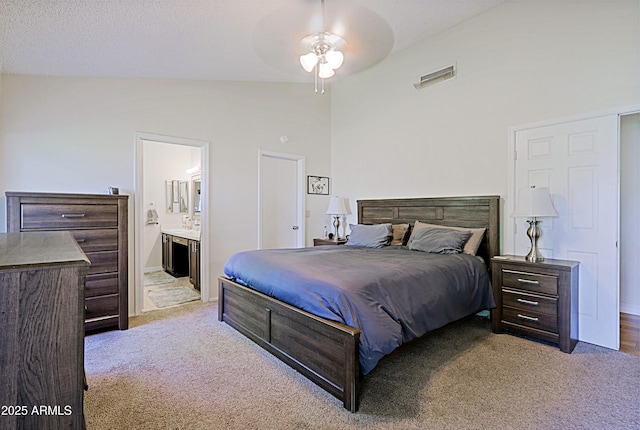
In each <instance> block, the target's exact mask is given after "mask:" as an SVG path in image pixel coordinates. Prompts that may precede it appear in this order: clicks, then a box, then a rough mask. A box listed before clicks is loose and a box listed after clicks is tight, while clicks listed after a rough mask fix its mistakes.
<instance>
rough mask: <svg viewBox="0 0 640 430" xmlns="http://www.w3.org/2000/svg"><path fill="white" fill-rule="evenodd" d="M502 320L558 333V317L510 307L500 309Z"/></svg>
mask: <svg viewBox="0 0 640 430" xmlns="http://www.w3.org/2000/svg"><path fill="white" fill-rule="evenodd" d="M502 320H503V321H506V322H510V323H514V324H519V325H523V326H526V327H532V328H537V329H539V330H545V331H548V332H551V333H558V316H557V315H556V314H554V315H546V314H543V313H540V312H536V311H524V310H522V309H515V308H510V307H507V306H505V307H503V308H502Z"/></svg>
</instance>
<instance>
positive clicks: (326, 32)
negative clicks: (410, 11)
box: [252, 0, 394, 94]
mask: <svg viewBox="0 0 640 430" xmlns="http://www.w3.org/2000/svg"><path fill="white" fill-rule="evenodd" d="M286 3H287V6H286V7H283V8H280V9H278V10H276V11H274V12H272V13H271V14H269V15H267V16H265V17H264V18H263V19H262V20H261V21H260V22H258V24H257V25H256V27H255V28H254V31H253V36H252V38H253V45H254V49H255V52H256V53H257V54H258V56H259V57H260V58H261V59H262V60H263V61H264V62H265V63H267V64H268V65H270V66H273V67H275V68H277V69H279V70H282V71H285V72H287V74H289V75H290V76H292V77H296V76H297V77H298V79H297V80H298V81H299V82H304V81H305V76H308V73H313V75H314V84H315V85H314V89H315V92H316V93H317V94H323V93H324V90H325V86H324V80H325V79H328V78H333V79H339V78H341V77H344V76H348V75H351V74H353V73H357V72H359V71H361V70H364V69H366V68H368V67H371V66H372V65H374V64H376V63H378V62H380V61H382V60H383V59H384V58H386V57H387V55H389V53H390V52H391V49H392V48H393V44H394V36H393V32H392V30H391V27H390V26H389V24H388V23H387V22H386V21H385V20H384V19H383V18H382V17H380V16H379V15H378V14H376V13H375V12H373V11H371V10H370V9H368V8H367V7H365V6H364V4H366V2H363V1H339V0H332V1H329V2H327V4H326V6H325V0H320V2H318V0H302V1H295V2H286ZM319 5H320V7H318V6H319ZM301 66H302V67H301Z"/></svg>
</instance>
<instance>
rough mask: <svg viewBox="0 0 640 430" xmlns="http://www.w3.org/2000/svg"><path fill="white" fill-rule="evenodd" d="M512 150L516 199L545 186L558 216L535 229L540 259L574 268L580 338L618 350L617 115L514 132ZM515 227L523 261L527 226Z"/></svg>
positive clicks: (519, 221) (518, 221)
mask: <svg viewBox="0 0 640 430" xmlns="http://www.w3.org/2000/svg"><path fill="white" fill-rule="evenodd" d="M515 151H516V154H515V155H516V157H515V158H516V161H515V175H514V177H515V185H514V190H515V191H516V193H517V192H518V191H519V190H520V189H522V188H525V187H528V186H532V185H535V186H538V187H548V188H549V190H550V192H551V196H552V199H553V203H554V206H555V208H556V210H557V212H558V215H559V216H558V217H556V218H543V219H542V223H541V224H540V226H541V228H542V232H543V235H542V237H541V238H540V241H539V245H540V249H541V252H542V254H543V256H544V257H546V258H558V259H565V260H575V261H579V262H580V274H579V282H580V288H579V339H580V340H581V341H584V342H589V343H593V344H596V345H601V346H605V347H607V348H612V349H616V350H617V349H619V346H620V330H619V323H620V315H619V287H618V285H619V253H618V246H617V243H618V220H619V201H618V195H619V187H618V116H617V115H608V116H602V117H598V118H592V119H585V120H580V121H572V122H564V123H557V124H554V125H548V126H542V127H535V128H525V129H520V130H517V131H516V133H515ZM515 198H516V196H515V195H514V196H511V198H510V199H509V200H510V202H515ZM512 204H513V203H512ZM511 211H513V206H512V207H511ZM510 214H511V212H509V213H508V215H510ZM514 222H515V223H516V225H515V229H516V230H515V231H516V233H515V235H514V236H515V238H514V242H515V244H514V246H515V248H514V249H515V253H516V254H520V255H525V254H526V253H527V252H528V250H529V248H530V242H529V238H528V237H527V234H526V229H527V227H528V224H527V223H526V222H525V220H524V219H521V218H518V219H516V220H514Z"/></svg>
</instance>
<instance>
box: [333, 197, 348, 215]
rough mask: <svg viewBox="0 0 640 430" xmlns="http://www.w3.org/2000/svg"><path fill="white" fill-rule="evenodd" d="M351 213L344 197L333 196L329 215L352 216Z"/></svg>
mask: <svg viewBox="0 0 640 430" xmlns="http://www.w3.org/2000/svg"><path fill="white" fill-rule="evenodd" d="M350 214H351V211H350V210H349V207H348V206H347V202H346V199H345V198H344V197H338V196H331V199H330V200H329V207H328V208H327V215H350Z"/></svg>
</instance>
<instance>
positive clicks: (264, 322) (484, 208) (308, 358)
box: [218, 196, 500, 412]
mask: <svg viewBox="0 0 640 430" xmlns="http://www.w3.org/2000/svg"><path fill="white" fill-rule="evenodd" d="M499 205H500V197H499V196H483V197H438V198H413V199H385V200H358V223H359V224H378V223H389V222H390V223H393V224H399V223H410V224H413V222H414V221H416V220H419V221H422V222H427V223H430V224H439V225H446V226H457V227H468V228H478V227H484V228H486V229H487V231H486V233H485V236H484V239H483V241H482V243H481V245H480V249H479V250H478V255H479V256H481V257H482V258H483V259H484V260H485V262H486V263H487V267H489V268H490V267H491V265H490V261H491V257H493V256H494V255H498V254H499V249H500V218H499ZM218 319H219V320H220V321H224V322H226V323H227V324H229V325H230V326H231V327H233V328H235V329H236V330H238V331H239V332H240V333H242V334H244V335H245V336H247V337H248V338H249V339H251V340H253V341H254V342H256V343H257V344H258V345H260V346H261V347H263V348H264V349H266V350H267V351H269V352H270V353H272V354H273V355H275V356H276V357H278V358H280V359H281V360H282V361H284V362H285V363H287V364H288V365H289V366H291V367H293V368H294V369H296V370H297V371H298V372H300V373H302V374H303V375H304V376H306V377H307V378H308V379H310V380H311V381H313V382H314V383H316V384H317V385H319V386H320V387H322V388H324V389H325V390H326V391H328V392H329V393H331V394H333V395H334V396H335V397H337V398H338V399H340V400H342V402H343V404H344V407H345V408H346V409H348V410H349V411H351V412H356V411H357V410H358V406H359V381H360V364H359V351H358V345H359V343H358V342H359V338H360V330H359V329H356V328H353V327H350V326H347V325H344V324H340V323H336V322H333V321H329V320H326V319H324V318H320V317H317V316H315V315H312V314H310V313H308V312H305V311H303V310H300V309H298V308H296V307H293V306H290V305H288V304H286V303H283V302H281V301H279V300H276V299H274V298H272V297H269V296H267V295H264V294H262V293H259V292H257V291H254V290H252V289H249V288H246V287H244V286H242V285H240V284H238V283H236V282H233V281H231V280H229V279H228V278H225V277H219V278H218Z"/></svg>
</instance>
